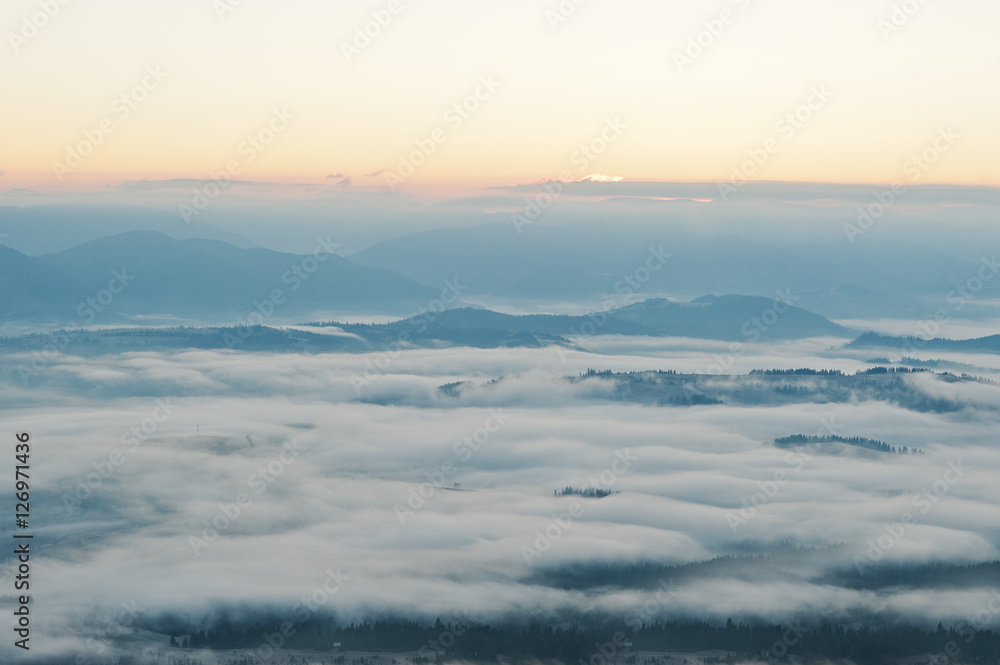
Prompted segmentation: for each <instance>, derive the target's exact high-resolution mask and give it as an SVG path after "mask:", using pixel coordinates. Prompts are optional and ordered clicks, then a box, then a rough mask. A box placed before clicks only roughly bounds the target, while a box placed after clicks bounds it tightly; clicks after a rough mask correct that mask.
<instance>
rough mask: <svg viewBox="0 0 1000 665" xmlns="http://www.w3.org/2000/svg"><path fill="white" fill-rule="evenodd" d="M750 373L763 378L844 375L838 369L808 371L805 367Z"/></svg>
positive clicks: (758, 370) (759, 370) (753, 371)
mask: <svg viewBox="0 0 1000 665" xmlns="http://www.w3.org/2000/svg"><path fill="white" fill-rule="evenodd" d="M750 373H751V374H763V375H764V376H779V375H780V376H785V375H795V376H844V373H843V372H841V371H840V370H839V369H809V368H807V367H803V368H801V369H753V370H750Z"/></svg>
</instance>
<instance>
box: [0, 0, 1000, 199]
mask: <svg viewBox="0 0 1000 665" xmlns="http://www.w3.org/2000/svg"><path fill="white" fill-rule="evenodd" d="M63 1H64V2H65V4H62V3H61V2H60V1H59V0H46V2H43V3H42V5H45V6H49V10H48V11H49V13H51V14H53V15H52V16H51V17H50V16H46V15H45V14H44V13H42V12H43V11H44V10H43V9H41V8H40V7H41V6H42V5H40V4H39V2H38V0H31V1H22V0H8V2H5V3H4V5H3V8H2V9H0V28H2V30H3V32H4V43H3V45H2V46H0V88H2V90H3V91H4V93H3V94H4V103H3V104H2V105H0V128H2V129H0V131H2V141H0V171H3V172H5V173H4V175H3V176H0V189H6V188H8V187H14V186H24V185H32V186H36V187H46V188H70V187H73V186H77V185H79V184H81V183H86V184H88V185H95V184H99V183H103V182H114V181H120V180H123V179H136V178H149V179H154V178H173V177H190V178H207V177H210V176H211V175H212V174H213V173H218V172H219V171H221V170H224V169H226V167H227V164H232V163H235V164H236V167H237V168H238V174H239V175H238V177H240V178H244V179H259V180H278V181H287V180H292V181H297V182H318V183H329V182H330V179H329V178H326V176H327V175H328V174H344V175H345V176H350V179H351V183H352V185H353V186H358V187H365V186H371V187H385V186H387V185H388V184H389V183H388V182H387V180H386V178H385V173H384V171H385V170H389V172H392V173H394V174H397V175H398V174H400V173H409V169H408V168H407V167H408V165H409V166H412V167H413V168H412V174H410V175H407V176H406V177H403V178H401V180H398V181H397V182H396V183H395V184H396V185H397V186H398V187H400V188H402V189H404V190H406V189H419V188H421V187H426V188H431V187H452V188H457V189H461V188H466V187H467V188H469V189H475V188H480V187H483V186H489V185H504V184H514V183H518V182H529V181H533V180H537V179H540V178H556V177H559V175H560V173H565V172H567V171H568V172H569V174H570V175H571V176H572V177H583V176H585V175H589V174H591V173H604V174H609V175H614V176H621V177H623V178H625V179H626V180H666V181H718V180H728V179H730V178H731V177H732V176H733V169H734V168H737V169H739V168H741V166H740V165H741V164H743V163H744V162H745V160H747V159H748V156H749V155H750V153H749V152H748V151H756V154H758V155H760V154H761V153H760V150H762V149H764V148H765V146H767V149H766V151H765V152H766V159H763V160H759V161H760V162H761V163H760V164H759V165H758V166H757V168H756V169H754V173H753V174H752V176H751V179H759V180H793V181H803V180H809V181H829V182H879V183H882V182H889V181H892V180H895V179H899V178H901V177H903V174H904V170H905V168H906V166H907V163H908V161H909V160H911V158H912V157H913V156H914V155H919V154H921V153H923V152H924V151H925V150H933V147H934V141H935V137H936V136H937V135H938V132H939V131H942V130H946V129H948V128H951V133H952V135H957V137H958V138H957V139H956V140H955V141H954V142H953V143H952V144H950V145H949V146H948V148H947V150H946V151H941V150H937V154H936V155H934V157H935V160H934V163H933V164H930V165H928V168H927V169H926V170H922V171H921V180H920V181H921V182H927V183H930V182H938V183H958V184H986V185H1000V168H997V166H996V165H995V163H994V160H995V158H996V156H997V155H998V154H1000V128H998V123H997V122H996V118H997V117H1000V113H998V112H1000V88H998V86H997V85H996V82H997V72H998V65H1000V41H998V40H997V39H996V38H995V26H996V25H998V20H1000V5H998V3H996V2H995V1H987V0H950V1H949V2H947V3H946V2H934V1H931V0H927V1H926V2H924V3H922V4H921V3H920V2H918V1H917V0H907V2H902V0H895V2H882V1H881V0H842V1H841V2H838V3H818V2H806V1H803V0H721V1H718V2H690V1H687V2H682V1H673V0H668V1H656V2H654V1H652V0H618V1H616V2H609V1H608V0H576V2H574V1H573V0H563V2H562V3H560V2H559V0H550V1H544V0H536V1H528V0H504V1H503V2H500V1H498V0H497V1H492V2H486V1H474V0H462V1H458V0H412V1H407V0H393V2H390V1H389V0H384V1H376V2H347V3H331V2H323V1H320V0H282V1H281V2H278V1H276V0H243V1H242V2H240V1H239V0H173V1H172V2H170V3H137V2H134V0H97V1H95V2H89V3H84V2H76V1H74V0H63ZM894 5H895V6H897V7H899V8H900V9H898V10H897V12H896V14H895V16H894V13H893V7H894ZM904 5H905V6H906V9H910V10H915V11H913V13H912V15H909V14H906V13H905V11H903V9H902V7H903V6H904ZM560 7H562V8H563V10H562V13H561V14H560V13H559V12H560ZM225 8H229V9H231V11H225ZM567 8H573V11H572V12H570V11H569V10H568V9H567ZM393 10H396V11H395V13H393ZM372 12H376V13H377V14H379V15H380V16H381V18H382V22H383V23H386V25H385V26H384V27H383V26H378V27H377V30H376V28H375V24H372V25H371V26H369V28H370V29H371V32H373V33H376V32H377V34H375V36H374V37H371V38H370V43H368V44H367V45H365V44H364V42H362V41H358V42H357V43H354V40H355V35H356V29H358V28H360V29H362V30H363V29H364V28H365V26H366V24H368V23H369V22H371V21H373V20H375V19H373V16H372ZM893 20H895V23H896V24H898V29H895V28H896V27H897V26H896V25H893V24H892V23H891V21H893ZM38 26H40V27H38ZM890 28H892V29H891V30H890ZM713 29H714V32H715V33H716V34H713ZM689 40H693V41H689ZM699 40H700V41H701V43H702V46H701V47H700V48H701V52H700V53H699V52H698V50H697V49H696V48H694V47H692V48H691V50H687V51H686V48H687V47H688V46H689V45H690V44H692V43H694V42H696V41H699ZM345 43H347V44H351V45H353V47H354V48H353V49H347V50H348V51H349V53H348V54H347V55H345V49H344V46H343V45H344V44H345ZM679 54H680V55H681V56H683V58H679ZM347 56H349V58H348V57H347ZM684 58H687V59H686V60H685V59H684ZM349 59H350V61H348V60H349ZM149 72H160V74H159V75H156V76H154V75H151V74H150V73H149ZM482 80H486V81H491V82H492V83H491V84H490V85H483V84H482V83H480V81H482ZM816 90H821V91H824V94H822V95H820V96H819V97H817V96H816V93H815V92H814V91H816ZM477 94H478V97H477ZM123 95H124V96H125V97H124V98H123ZM463 101H464V103H465V104H466V105H467V107H468V109H461V108H460V109H457V110H456V109H454V105H455V104H461V103H463ZM810 104H811V105H812V108H809V105H810ZM796 112H798V114H799V119H798V120H794V114H795V113H796ZM276 113H277V115H276ZM787 114H793V119H792V120H788V119H786V120H783V118H786V116H787ZM276 117H277V118H279V120H278V121H275V118H276ZM609 119H610V120H612V121H614V119H618V124H619V126H623V127H624V129H623V130H622V131H621V132H620V133H619V134H617V135H615V136H614V137H613V139H614V140H609V141H603V140H599V137H601V134H602V132H603V131H604V130H603V128H604V127H605V126H606V122H608V121H609ZM102 123H103V125H102ZM269 126H270V130H269V129H268V128H269ZM275 127H280V129H279V130H277V131H275V130H274V128H275ZM253 136H257V139H256V143H257V144H256V145H254V141H249V142H248V138H249V137H253ZM769 139H770V142H769ZM591 141H596V143H595V144H594V145H595V147H597V148H600V150H598V153H599V154H593V155H592V156H586V155H584V156H583V159H584V161H581V154H582V153H581V152H580V148H581V147H582V146H585V145H587V144H589V143H590V142H591ZM602 141H603V143H602ZM81 144H82V145H81ZM421 145H423V146H424V149H423V150H421V149H420V146H421ZM940 147H941V146H940V144H939V146H938V148H940ZM431 148H432V149H431ZM414 150H419V151H421V153H422V154H415V153H413V151H414ZM84 152H86V153H87V154H86V155H83V154H82V153H84ZM74 154H76V155H79V159H77V157H76V156H74ZM928 154H929V155H930V154H932V153H928ZM401 160H402V161H401ZM416 162H419V164H418V163H416ZM379 172H382V173H381V174H379V175H372V174H375V173H379Z"/></svg>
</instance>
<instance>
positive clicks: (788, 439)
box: [774, 434, 924, 455]
mask: <svg viewBox="0 0 1000 665" xmlns="http://www.w3.org/2000/svg"><path fill="white" fill-rule="evenodd" d="M814 443H845V444H847V445H849V446H857V447H858V448H866V449H868V450H875V451H878V452H880V453H890V454H892V455H897V454H898V455H923V454H924V451H922V450H920V449H919V448H910V447H909V446H899V447H896V446H890V445H889V444H888V443H885V442H884V441H879V440H877V439H867V438H865V437H863V436H850V437H845V436H836V435H833V434H831V435H829V436H809V435H808V434H793V435H792V436H784V437H781V438H780V439H775V440H774V445H776V446H778V447H787V446H805V445H810V444H814Z"/></svg>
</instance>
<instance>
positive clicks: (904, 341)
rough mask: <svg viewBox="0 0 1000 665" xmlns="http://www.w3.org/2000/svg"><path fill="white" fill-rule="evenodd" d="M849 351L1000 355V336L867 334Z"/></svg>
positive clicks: (851, 346) (852, 345)
mask: <svg viewBox="0 0 1000 665" xmlns="http://www.w3.org/2000/svg"><path fill="white" fill-rule="evenodd" d="M845 348H848V349H894V350H896V351H899V352H906V353H912V352H914V351H957V352H967V353H1000V335H989V336H988V337H978V338H976V339H944V338H940V337H934V338H932V339H925V338H923V337H895V336H891V335H879V334H877V333H871V332H869V333H865V334H863V335H861V336H860V337H858V338H857V339H855V340H854V341H852V342H850V343H849V344H847V345H846V347H845Z"/></svg>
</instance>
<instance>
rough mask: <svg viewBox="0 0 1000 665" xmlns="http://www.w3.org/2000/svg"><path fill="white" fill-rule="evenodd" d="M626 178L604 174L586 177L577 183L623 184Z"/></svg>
mask: <svg viewBox="0 0 1000 665" xmlns="http://www.w3.org/2000/svg"><path fill="white" fill-rule="evenodd" d="M623 179H624V178H622V177H621V176H617V175H615V176H611V175H604V174H602V173H594V174H592V175H588V176H584V177H582V178H580V179H579V180H577V182H621V181H622V180H623Z"/></svg>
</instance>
